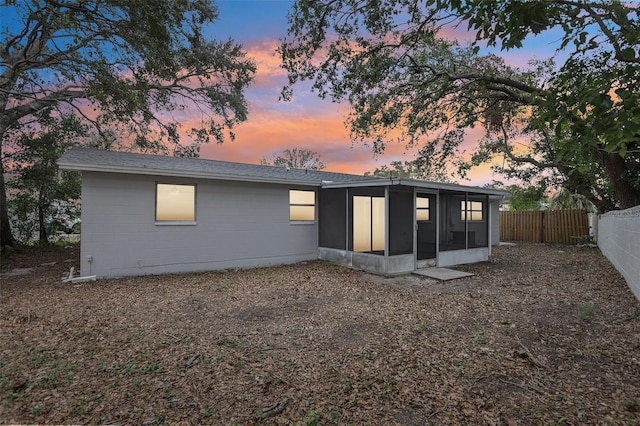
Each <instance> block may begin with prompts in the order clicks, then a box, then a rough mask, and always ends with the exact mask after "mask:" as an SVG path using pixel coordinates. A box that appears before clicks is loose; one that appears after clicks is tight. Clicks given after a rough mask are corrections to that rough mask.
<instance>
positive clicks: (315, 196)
mask: <svg viewBox="0 0 640 426" xmlns="http://www.w3.org/2000/svg"><path fill="white" fill-rule="evenodd" d="M292 192H303V193H312V194H313V204H309V203H292V202H291V195H292ZM292 207H313V219H292V218H291V208H292ZM317 217H318V193H317V191H316V190H314V189H292V188H290V189H289V223H290V224H292V225H296V224H297V225H305V224H314V223H316V220H317Z"/></svg>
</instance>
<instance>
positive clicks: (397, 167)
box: [364, 156, 451, 183]
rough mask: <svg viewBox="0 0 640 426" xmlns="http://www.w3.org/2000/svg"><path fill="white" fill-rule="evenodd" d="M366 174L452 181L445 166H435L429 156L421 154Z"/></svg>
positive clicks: (393, 162)
mask: <svg viewBox="0 0 640 426" xmlns="http://www.w3.org/2000/svg"><path fill="white" fill-rule="evenodd" d="M364 175H365V176H379V177H388V178H405V179H419V180H426V181H430V182H445V183H446V182H451V178H450V177H449V175H448V174H447V171H446V169H445V168H444V167H434V166H433V165H432V164H431V163H430V162H429V158H428V157H423V156H419V157H418V158H416V159H415V160H412V161H392V162H391V163H390V164H389V165H386V164H385V165H382V166H380V167H377V168H376V169H375V170H373V171H372V172H366V173H365V174H364Z"/></svg>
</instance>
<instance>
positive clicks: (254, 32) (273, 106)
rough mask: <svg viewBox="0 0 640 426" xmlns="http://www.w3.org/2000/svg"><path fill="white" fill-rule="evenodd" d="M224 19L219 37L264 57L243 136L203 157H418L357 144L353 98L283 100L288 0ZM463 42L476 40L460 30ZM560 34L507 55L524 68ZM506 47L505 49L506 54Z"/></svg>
mask: <svg viewBox="0 0 640 426" xmlns="http://www.w3.org/2000/svg"><path fill="white" fill-rule="evenodd" d="M216 4H217V5H218V7H219V11H220V18H219V20H218V21H217V22H216V24H215V25H214V28H213V34H214V36H215V37H216V38H218V39H226V38H228V37H231V38H233V39H234V40H236V41H237V42H239V43H241V44H243V46H244V48H245V50H246V51H247V53H248V56H249V57H251V58H252V59H253V60H254V61H255V62H256V63H257V67H258V69H257V75H256V79H255V82H254V83H253V85H252V86H251V87H250V88H249V89H248V90H247V91H246V97H247V100H248V102H249V118H248V121H246V122H245V123H242V124H240V125H239V126H238V127H237V128H236V130H235V133H236V140H235V141H234V142H225V143H224V144H221V145H216V144H209V145H206V146H203V147H202V150H201V153H200V155H201V157H202V158H208V159H218V160H227V161H239V162H246V163H258V162H259V161H260V159H261V158H263V157H270V156H271V155H273V154H277V153H279V152H281V151H283V150H284V149H286V148H294V147H295V148H308V149H312V150H314V151H316V152H318V153H320V155H321V158H322V160H323V162H324V164H325V166H326V169H327V170H331V171H338V172H345V173H357V174H361V173H364V172H366V171H372V170H373V169H375V168H376V167H380V166H382V165H383V164H388V163H390V162H391V161H394V160H411V159H412V158H413V155H412V154H413V152H415V150H413V151H410V152H407V151H406V150H405V147H404V146H402V145H389V146H388V147H387V150H386V152H385V153H384V154H383V155H381V156H378V157H377V158H376V157H374V155H373V151H372V149H371V148H370V147H367V146H363V145H362V144H352V143H351V141H350V139H349V134H348V131H347V129H346V127H345V124H344V121H345V118H346V115H347V112H348V111H349V105H348V104H346V103H345V104H335V103H332V102H331V101H330V100H321V99H319V98H318V97H317V95H316V94H315V93H312V92H311V91H310V90H309V85H305V84H299V85H297V86H296V87H295V88H294V99H293V100H292V101H290V102H282V101H279V100H278V97H279V94H280V90H281V89H282V87H283V85H284V84H285V83H286V73H285V71H284V70H283V69H281V68H280V61H279V58H278V57H277V56H276V55H275V49H276V47H277V46H278V40H279V38H282V37H284V36H285V35H286V31H287V18H286V16H287V12H288V10H289V7H290V5H291V2H290V1H287V0H270V1H269V0H218V1H217V2H216ZM460 31H461V32H460V34H458V35H456V36H457V38H458V40H461V41H464V40H470V36H468V35H467V34H466V33H464V29H462V28H461V29H460ZM554 39H555V37H553V35H552V34H547V35H546V36H545V37H544V38H537V39H532V40H531V42H530V43H529V44H528V45H527V49H526V50H525V51H524V52H526V53H523V51H518V52H507V53H505V54H504V57H505V58H506V59H507V61H508V63H510V64H512V65H517V66H518V65H519V66H525V65H526V63H527V61H528V60H529V59H531V58H533V57H537V58H546V57H549V56H551V55H552V54H553V52H554V47H553V46H552V45H551V44H552V42H553V41H554ZM503 53H504V52H503ZM474 133H475V135H474V134H473V133H471V134H469V135H468V138H467V140H468V143H472V142H473V140H475V139H476V138H480V137H481V136H482V130H481V129H475V130H474ZM469 178H470V180H468V181H464V182H461V183H465V184H471V185H482V184H485V183H488V182H491V180H493V178H494V176H492V175H491V172H490V170H489V166H486V167H483V168H478V169H475V170H473V171H472V172H471V173H470V175H469Z"/></svg>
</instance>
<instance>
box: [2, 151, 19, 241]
mask: <svg viewBox="0 0 640 426" xmlns="http://www.w3.org/2000/svg"><path fill="white" fill-rule="evenodd" d="M1 159H2V144H1V143H0V247H5V246H13V245H15V243H16V241H15V239H14V238H13V233H12V232H11V226H9V206H8V205H7V190H6V188H5V185H4V165H3V164H2V160H1Z"/></svg>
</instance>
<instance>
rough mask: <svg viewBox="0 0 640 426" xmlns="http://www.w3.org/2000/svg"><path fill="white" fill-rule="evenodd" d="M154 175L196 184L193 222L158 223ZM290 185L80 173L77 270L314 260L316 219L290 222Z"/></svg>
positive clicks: (139, 271) (128, 271) (124, 271)
mask: <svg viewBox="0 0 640 426" xmlns="http://www.w3.org/2000/svg"><path fill="white" fill-rule="evenodd" d="M156 182H160V183H182V184H196V185H197V189H196V222H197V224H196V225H156V224H155V217H154V216H155V183H156ZM289 189H290V187H289V186H287V185H279V184H259V183H247V182H229V181H217V180H204V179H202V180H200V179H187V178H169V177H157V176H145V175H126V174H113V173H99V172H83V175H82V248H81V259H80V261H81V273H82V275H98V276H99V277H107V276H126V275H144V274H156V273H164V272H188V271H203V270H213V269H226V268H238V267H254V266H266V265H273V264H282V263H293V262H297V261H302V260H312V259H316V258H317V247H318V229H317V223H314V224H292V223H290V222H289ZM307 189H313V188H307ZM89 258H91V259H92V261H91V262H89Z"/></svg>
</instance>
